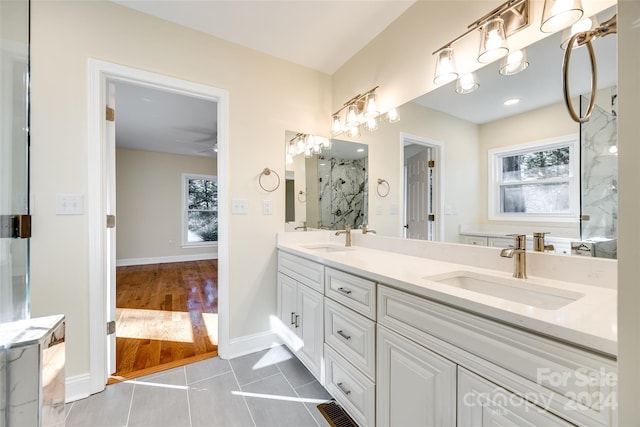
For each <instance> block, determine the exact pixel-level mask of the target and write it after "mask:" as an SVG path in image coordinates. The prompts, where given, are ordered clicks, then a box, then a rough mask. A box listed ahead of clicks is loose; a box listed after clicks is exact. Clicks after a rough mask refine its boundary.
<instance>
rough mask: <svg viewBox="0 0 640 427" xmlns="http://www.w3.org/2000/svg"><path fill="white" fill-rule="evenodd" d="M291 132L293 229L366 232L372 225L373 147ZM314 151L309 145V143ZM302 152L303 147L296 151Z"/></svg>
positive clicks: (290, 211)
mask: <svg viewBox="0 0 640 427" xmlns="http://www.w3.org/2000/svg"><path fill="white" fill-rule="evenodd" d="M305 138H309V136H308V135H305V134H302V133H299V132H291V131H287V132H286V133H285V140H286V145H287V162H286V203H285V205H286V221H287V229H288V230H291V229H293V230H296V228H297V229H298V230H300V229H305V228H306V229H330V230H338V229H344V228H345V224H349V226H351V228H353V229H357V228H361V227H362V226H363V225H364V224H367V218H368V216H367V211H368V205H369V198H368V188H367V187H368V186H367V176H368V151H369V149H368V147H367V145H366V144H362V143H357V142H350V141H344V140H341V139H331V140H329V139H325V138H318V137H314V138H316V139H317V140H316V141H315V145H314V144H312V145H314V146H315V149H310V150H309V149H304V148H302V140H303V139H305ZM307 146H309V144H307ZM296 147H299V148H296Z"/></svg>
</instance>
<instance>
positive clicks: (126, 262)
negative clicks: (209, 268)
mask: <svg viewBox="0 0 640 427" xmlns="http://www.w3.org/2000/svg"><path fill="white" fill-rule="evenodd" d="M205 259H218V252H217V251H216V252H210V253H206V254H193V255H175V256H161V257H152V258H125V259H119V260H116V267H128V266H131V265H146V264H163V263H166V262H185V261H202V260H205Z"/></svg>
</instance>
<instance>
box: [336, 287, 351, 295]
mask: <svg viewBox="0 0 640 427" xmlns="http://www.w3.org/2000/svg"><path fill="white" fill-rule="evenodd" d="M338 290H339V291H340V292H342V293H343V294H346V295H349V294H350V293H351V290H350V289H346V288H338Z"/></svg>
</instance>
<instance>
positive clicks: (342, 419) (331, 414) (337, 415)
mask: <svg viewBox="0 0 640 427" xmlns="http://www.w3.org/2000/svg"><path fill="white" fill-rule="evenodd" d="M318 410H319V411H320V413H321V414H322V415H323V416H324V418H325V419H326V420H327V422H328V423H329V424H330V425H331V426H332V427H358V424H356V423H355V422H354V421H353V419H352V418H351V417H350V416H349V415H348V414H347V413H346V412H345V411H344V409H342V408H341V407H340V406H339V405H338V404H337V403H336V402H329V403H321V404H319V405H318Z"/></svg>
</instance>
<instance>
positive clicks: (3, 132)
mask: <svg viewBox="0 0 640 427" xmlns="http://www.w3.org/2000/svg"><path fill="white" fill-rule="evenodd" d="M28 89H29V1H28V0H14V1H0V322H9V321H13V320H19V319H25V318H28V317H29V239H28V237H29V236H30V232H31V226H30V225H31V218H30V216H29V111H28V108H29V100H28V93H29V92H28Z"/></svg>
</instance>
